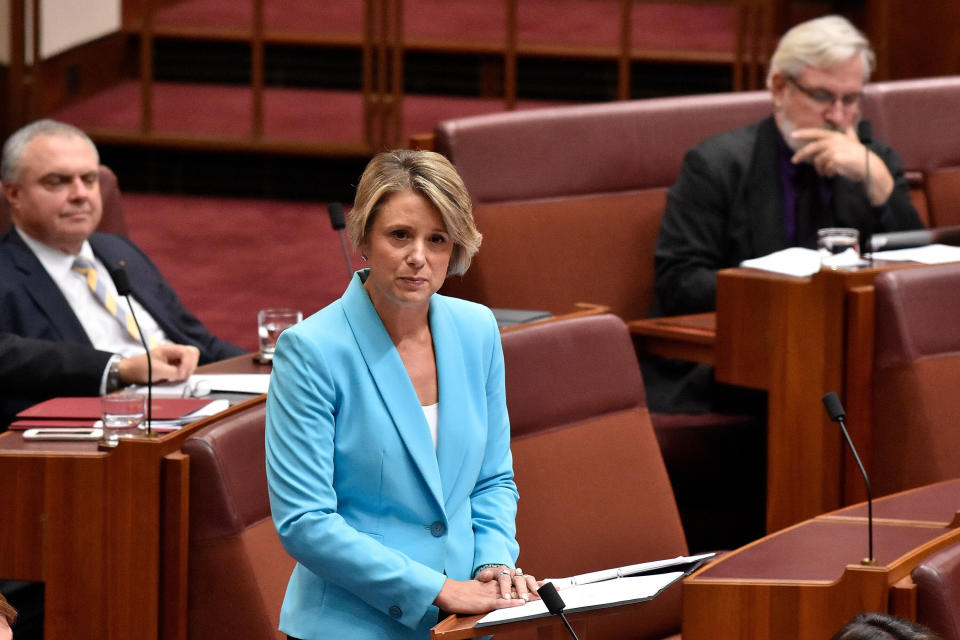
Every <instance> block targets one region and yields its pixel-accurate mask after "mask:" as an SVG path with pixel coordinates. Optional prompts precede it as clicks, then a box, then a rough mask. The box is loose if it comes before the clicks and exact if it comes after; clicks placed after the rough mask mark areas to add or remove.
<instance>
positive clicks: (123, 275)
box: [110, 261, 153, 437]
mask: <svg viewBox="0 0 960 640" xmlns="http://www.w3.org/2000/svg"><path fill="white" fill-rule="evenodd" d="M110 278H111V279H112V280H113V284H114V286H116V287H117V294H119V295H121V296H123V297H124V298H126V299H127V306H128V307H129V308H130V317H132V318H133V324H135V325H137V333H139V334H140V342H141V343H142V344H143V350H144V351H146V353H147V436H148V437H149V436H151V435H153V429H152V424H153V358H152V357H151V356H150V347H148V346H147V339H146V338H145V337H144V335H143V330H142V329H141V328H140V322H139V321H138V320H137V314H136V313H134V312H133V302H131V301H130V294H131V293H133V287H131V286H130V278H129V277H127V269H126V263H125V262H123V261H121V262H120V265H119V266H117V268H116V269H112V270H110Z"/></svg>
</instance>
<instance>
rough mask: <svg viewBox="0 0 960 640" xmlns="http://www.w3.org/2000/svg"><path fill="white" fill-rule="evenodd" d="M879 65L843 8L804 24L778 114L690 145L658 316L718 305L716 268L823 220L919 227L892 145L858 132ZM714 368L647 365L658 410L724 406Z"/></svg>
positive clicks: (808, 240)
mask: <svg viewBox="0 0 960 640" xmlns="http://www.w3.org/2000/svg"><path fill="white" fill-rule="evenodd" d="M873 65H874V54H873V51H872V50H871V48H870V43H869V42H868V41H867V39H866V38H865V37H864V36H863V34H862V33H860V32H859V31H858V30H857V29H856V28H855V27H854V26H853V25H852V24H850V23H849V22H848V21H847V20H846V19H845V18H842V17H839V16H826V17H823V18H817V19H814V20H810V21H808V22H804V23H801V24H799V25H797V26H795V27H793V28H792V29H790V30H789V31H788V32H787V33H786V34H785V35H784V36H783V38H781V40H780V42H779V44H778V46H777V49H776V51H775V52H774V54H773V57H772V58H771V60H770V69H769V72H768V75H767V87H768V88H769V89H770V93H771V97H772V107H773V114H772V115H771V116H770V117H768V118H766V119H764V120H762V121H760V122H757V123H754V124H752V125H749V126H747V127H744V128H741V129H737V130H734V131H728V132H726V133H722V134H720V135H718V136H714V137H713V138H710V139H708V140H706V141H704V142H703V143H701V144H699V145H698V146H696V147H694V148H693V149H691V150H690V151H689V152H688V153H687V155H686V157H685V158H684V161H683V166H682V168H681V171H680V175H679V176H678V177H677V180H676V182H674V184H673V186H671V187H670V191H669V193H668V197H667V206H666V209H665V211H664V214H663V218H662V220H661V226H660V236H659V238H658V241H657V246H656V250H655V252H654V256H655V280H654V287H655V302H654V308H653V309H652V311H651V315H654V316H662V315H678V314H687V313H700V312H705V311H712V310H713V309H714V308H715V304H716V300H715V299H716V289H717V271H718V270H719V269H723V268H727V267H736V266H738V265H739V264H740V263H741V262H742V261H743V260H745V259H748V258H756V257H759V256H763V255H767V254H770V253H773V252H775V251H779V250H781V249H785V248H787V247H791V246H801V247H810V248H814V247H815V246H816V234H817V230H818V229H820V228H824V227H854V228H857V229H859V230H860V236H861V239H865V238H866V236H867V235H868V234H871V233H877V232H885V231H900V230H907V229H919V228H921V227H922V226H923V225H922V223H921V221H920V218H919V217H918V215H917V212H916V210H915V209H914V208H913V205H912V204H911V202H910V193H909V187H908V185H907V180H906V178H905V176H904V173H903V169H902V166H901V162H900V158H899V157H898V156H897V154H896V152H894V151H893V149H891V148H890V147H889V146H887V145H885V144H883V143H881V142H877V141H874V140H869V139H866V138H867V136H865V139H864V140H863V141H861V140H860V139H859V138H858V135H857V128H858V122H859V120H860V107H861V104H860V103H861V97H862V91H863V86H864V84H865V83H866V81H867V80H868V79H869V77H870V73H871V71H872V70H873ZM868 175H869V180H868V179H867V176H868ZM711 373H712V370H711V369H709V368H707V367H704V366H699V367H693V366H692V365H689V364H688V363H665V362H662V361H660V362H658V363H657V365H656V366H650V364H649V363H648V364H647V365H646V366H645V368H644V377H645V378H646V379H647V382H648V385H649V388H648V391H649V394H648V395H649V398H648V400H649V402H650V407H651V409H653V410H656V411H675V412H703V411H710V410H724V409H725V407H723V406H722V405H721V406H717V405H716V403H715V401H716V400H718V399H719V400H721V401H722V400H723V399H724V398H725V397H726V395H725V394H721V395H717V394H711V393H710V391H709V390H710V388H711V384H712V382H711ZM681 380H682V381H683V383H681ZM694 388H695V389H697V390H698V391H697V392H692V389H694ZM685 389H689V390H691V392H690V393H687V392H686V391H685ZM711 403H713V404H712V406H711Z"/></svg>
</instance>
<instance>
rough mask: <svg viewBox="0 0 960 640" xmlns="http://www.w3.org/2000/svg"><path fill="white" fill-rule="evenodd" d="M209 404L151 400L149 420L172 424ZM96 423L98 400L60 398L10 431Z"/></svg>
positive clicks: (29, 411) (30, 411) (25, 414)
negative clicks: (151, 409)
mask: <svg viewBox="0 0 960 640" xmlns="http://www.w3.org/2000/svg"><path fill="white" fill-rule="evenodd" d="M211 402H213V399H212V398H154V399H153V419H154V420H175V419H177V418H180V417H182V416H185V415H187V414H188V413H193V412H194V411H196V410H197V409H200V408H202V407H205V406H206V405H207V404H209V403H211ZM99 419H100V398H99V397H97V396H93V397H77V398H73V397H63V398H51V399H50V400H44V401H43V402H41V403H39V404H35V405H33V406H32V407H28V408H26V409H24V410H23V411H21V412H20V413H18V414H17V420H16V422H14V423H13V424H11V425H10V428H11V429H32V428H35V427H43V428H53V427H70V428H77V427H92V426H93V423H94V422H96V421H97V420H99Z"/></svg>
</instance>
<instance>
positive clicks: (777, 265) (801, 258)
mask: <svg viewBox="0 0 960 640" xmlns="http://www.w3.org/2000/svg"><path fill="white" fill-rule="evenodd" d="M740 266H741V267H751V268H753V269H763V270H764V271H772V272H773V273H780V274H783V275H787V276H797V277H801V276H812V275H813V274H815V273H817V272H818V271H820V254H819V253H818V252H817V251H815V250H814V249H804V248H803V247H790V248H789V249H784V250H782V251H776V252H774V253H771V254H769V255H766V256H763V257H760V258H751V259H750V260H744V261H743V262H741V263H740Z"/></svg>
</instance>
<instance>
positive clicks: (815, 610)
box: [682, 480, 960, 640]
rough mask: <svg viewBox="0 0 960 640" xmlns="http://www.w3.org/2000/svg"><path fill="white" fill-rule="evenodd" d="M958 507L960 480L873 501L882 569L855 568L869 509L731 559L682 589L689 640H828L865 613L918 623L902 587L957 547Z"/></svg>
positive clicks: (775, 537)
mask: <svg viewBox="0 0 960 640" xmlns="http://www.w3.org/2000/svg"><path fill="white" fill-rule="evenodd" d="M958 506H960V480H952V481H949V482H943V483H938V484H935V485H930V486H928V487H921V488H919V489H913V490H911V491H906V492H903V493H901V494H895V495H892V496H888V497H886V498H882V499H880V500H876V501H875V502H874V515H875V516H876V519H875V520H874V541H875V555H876V558H877V561H878V564H877V566H862V565H860V564H857V563H858V560H859V559H860V558H862V557H864V556H865V555H866V552H867V522H866V513H865V512H866V506H865V505H856V506H854V507H849V508H847V509H843V510H840V511H835V512H832V513H828V514H824V515H822V516H818V517H816V518H814V519H811V520H807V521H805V522H803V523H800V524H797V525H794V526H792V527H789V528H787V529H783V530H781V531H778V532H777V533H774V534H771V535H769V536H767V537H766V538H763V539H761V540H758V541H756V542H754V543H752V544H749V545H747V546H746V547H743V548H742V549H739V550H737V551H734V552H732V553H730V554H728V555H726V556H724V557H722V558H720V559H719V560H718V561H716V562H715V563H713V564H711V565H708V566H706V567H704V568H702V569H700V570H698V571H696V572H695V573H694V574H693V575H691V576H690V577H689V578H687V579H686V580H685V581H684V584H683V630H682V635H683V639H684V640H707V639H709V640H726V639H728V638H729V639H731V640H732V639H734V638H735V639H737V640H767V639H773V638H797V639H798V640H814V639H816V640H823V639H824V638H829V637H830V636H831V635H832V634H833V632H835V631H836V630H837V629H839V628H840V627H842V626H843V625H844V624H846V623H847V622H848V621H849V620H850V619H851V618H852V617H853V616H854V615H856V614H858V613H860V612H862V611H880V612H889V613H893V614H894V615H899V616H901V617H907V618H911V617H912V616H913V611H915V595H914V593H913V592H912V591H905V590H904V589H903V587H901V586H900V585H898V584H897V583H898V582H899V581H900V580H902V579H903V578H905V577H907V576H909V574H910V572H911V571H912V570H913V568H914V567H916V566H917V565H918V564H919V563H920V562H921V561H923V559H925V558H926V557H927V556H929V555H931V554H933V553H934V552H936V551H939V550H940V549H943V548H945V547H947V546H949V545H952V544H957V543H960V529H957V528H956V526H955V525H956V522H957V513H956V512H957V507H958ZM911 597H912V598H913V602H911Z"/></svg>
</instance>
